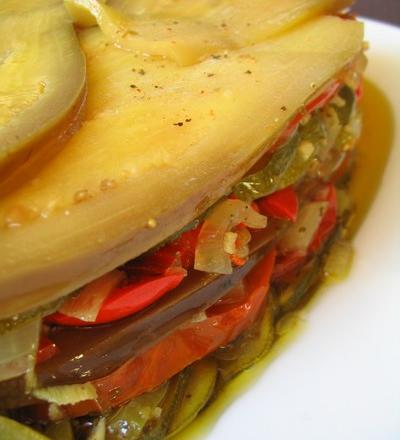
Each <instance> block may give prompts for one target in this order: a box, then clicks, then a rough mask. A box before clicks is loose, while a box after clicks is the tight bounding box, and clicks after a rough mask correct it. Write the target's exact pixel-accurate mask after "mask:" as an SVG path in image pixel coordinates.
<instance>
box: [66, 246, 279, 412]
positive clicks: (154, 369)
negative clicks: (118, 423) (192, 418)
mask: <svg viewBox="0 0 400 440" xmlns="http://www.w3.org/2000/svg"><path fill="white" fill-rule="evenodd" d="M275 255H276V253H275V250H273V251H270V252H269V253H268V254H267V255H266V256H265V257H264V258H263V259H262V260H261V261H260V262H259V263H258V264H257V265H256V266H255V268H254V269H253V270H252V271H251V273H250V274H249V275H248V276H247V277H246V278H245V279H244V286H245V289H246V290H247V292H248V294H247V295H246V296H245V297H244V298H241V299H240V300H239V302H235V303H233V304H232V303H223V304H217V305H215V306H212V307H211V308H209V309H208V310H207V311H206V314H205V317H204V320H202V321H198V322H189V323H188V324H187V325H186V326H184V327H182V328H179V329H178V330H175V331H174V332H173V333H170V334H169V335H167V336H166V337H165V338H164V339H162V340H161V341H159V342H158V343H156V344H155V345H154V346H153V347H151V348H150V349H148V350H147V351H146V352H144V353H143V354H141V355H139V356H137V357H135V358H133V359H131V360H129V361H128V362H126V363H125V364H123V365H122V366H121V367H119V368H118V369H117V370H115V371H114V372H113V373H111V374H110V375H108V376H105V377H103V378H100V379H97V380H94V381H93V382H92V384H93V385H94V386H95V388H96V390H97V396H98V399H97V401H85V402H82V403H78V404H75V405H67V406H65V407H64V408H63V409H64V410H65V411H66V412H67V414H68V415H69V416H70V417H78V416H81V415H85V414H87V413H88V412H90V411H93V412H97V411H98V408H99V406H100V408H101V411H105V410H107V409H109V408H111V407H114V406H118V405H121V404H123V403H124V402H126V401H128V400H130V399H132V398H134V397H136V396H138V395H140V394H142V393H144V392H146V391H148V390H151V389H153V388H155V387H157V386H158V385H160V384H162V383H163V382H165V381H166V380H168V379H169V378H170V377H172V376H173V375H175V374H176V373H178V372H179V371H181V370H182V369H183V368H185V367H186V366H188V365H190V364H191V363H193V362H195V361H196V360H198V359H201V358H203V357H204V356H206V355H207V354H209V353H211V352H212V351H214V350H216V349H217V348H218V347H220V346H222V345H226V344H227V343H229V342H231V341H232V340H234V339H235V338H236V337H237V336H238V335H239V334H240V333H241V332H242V331H243V330H244V329H245V328H246V327H248V326H249V325H250V324H251V323H252V322H253V321H254V320H255V319H256V318H257V315H258V313H259V311H260V309H261V306H262V304H263V303H264V300H265V297H266V295H267V293H268V290H269V281H270V278H271V274H272V271H273V267H274V262H275Z"/></svg>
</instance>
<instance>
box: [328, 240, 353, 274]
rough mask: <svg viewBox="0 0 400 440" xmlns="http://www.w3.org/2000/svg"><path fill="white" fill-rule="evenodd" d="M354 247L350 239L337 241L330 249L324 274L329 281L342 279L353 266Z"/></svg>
mask: <svg viewBox="0 0 400 440" xmlns="http://www.w3.org/2000/svg"><path fill="white" fill-rule="evenodd" d="M352 258H353V248H352V246H351V244H350V243H349V242H348V241H344V240H342V241H337V242H336V243H334V244H333V245H332V247H331V249H330V251H329V254H328V257H327V259H326V261H325V265H324V275H325V277H326V278H327V279H328V280H329V281H340V280H342V279H343V278H345V277H346V276H347V275H348V273H349V270H350V268H351V260H352Z"/></svg>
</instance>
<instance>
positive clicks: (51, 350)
mask: <svg viewBox="0 0 400 440" xmlns="http://www.w3.org/2000/svg"><path fill="white" fill-rule="evenodd" d="M59 351H60V350H59V348H58V347H57V345H56V344H55V343H54V342H53V341H51V340H50V339H49V338H48V337H47V336H46V335H42V336H41V337H40V342H39V348H38V351H37V353H36V363H37V364H41V363H42V362H45V361H47V360H48V359H50V358H52V357H53V356H55V355H56V354H57V353H58V352H59Z"/></svg>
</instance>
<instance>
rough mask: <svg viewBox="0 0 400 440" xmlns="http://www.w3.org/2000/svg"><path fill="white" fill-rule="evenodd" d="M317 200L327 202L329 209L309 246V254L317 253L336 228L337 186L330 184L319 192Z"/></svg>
mask: <svg viewBox="0 0 400 440" xmlns="http://www.w3.org/2000/svg"><path fill="white" fill-rule="evenodd" d="M315 200H316V201H327V202H328V207H327V209H326V212H325V214H324V216H323V217H322V220H321V223H320V225H319V227H318V229H317V231H316V232H315V234H314V237H313V239H312V240H311V243H310V245H309V246H308V251H309V252H317V251H318V249H320V247H321V246H322V244H323V243H324V242H325V240H326V239H327V238H328V237H329V235H330V234H331V232H332V231H333V229H334V228H335V225H336V221H337V196H336V188H335V186H334V185H333V184H332V183H328V184H327V185H326V186H325V187H324V188H323V189H322V190H321V191H319V193H318V194H317V195H316V197H315Z"/></svg>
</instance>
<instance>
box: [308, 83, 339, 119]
mask: <svg viewBox="0 0 400 440" xmlns="http://www.w3.org/2000/svg"><path fill="white" fill-rule="evenodd" d="M340 86H341V83H340V82H339V81H336V82H334V83H332V84H331V85H330V86H329V87H328V88H327V89H326V90H324V92H323V93H321V94H320V95H318V96H317V97H316V98H314V99H313V100H312V101H310V102H309V103H307V104H306V110H307V111H308V112H309V113H311V112H313V111H314V110H317V109H319V108H322V107H324V106H325V105H326V104H327V103H328V102H329V101H330V100H331V99H332V98H333V97H334V96H335V95H336V93H337V92H338V90H339V88H340Z"/></svg>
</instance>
